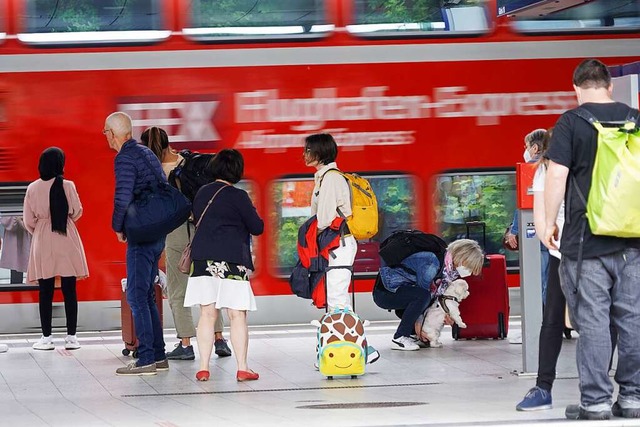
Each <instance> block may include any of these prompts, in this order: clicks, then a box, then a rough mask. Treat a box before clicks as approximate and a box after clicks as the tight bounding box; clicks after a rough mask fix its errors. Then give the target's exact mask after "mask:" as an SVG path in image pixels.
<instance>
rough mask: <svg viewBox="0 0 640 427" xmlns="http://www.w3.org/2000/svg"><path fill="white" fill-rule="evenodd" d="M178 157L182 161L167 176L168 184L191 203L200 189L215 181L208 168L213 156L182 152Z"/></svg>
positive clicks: (187, 151)
mask: <svg viewBox="0 0 640 427" xmlns="http://www.w3.org/2000/svg"><path fill="white" fill-rule="evenodd" d="M180 155H181V156H182V157H183V158H184V160H183V161H182V162H180V163H179V164H178V166H176V167H175V168H174V169H173V170H172V171H171V173H170V174H169V177H168V180H169V184H171V185H172V186H174V187H175V188H177V189H178V190H180V191H181V192H182V194H184V195H185V196H187V198H188V199H189V200H191V202H193V199H194V198H195V197H196V193H197V192H198V190H199V189H200V187H202V186H203V185H205V184H209V183H211V182H213V181H214V180H215V177H214V176H213V174H212V173H211V166H210V163H211V160H213V157H214V156H215V154H205V153H196V152H191V151H189V150H182V151H180Z"/></svg>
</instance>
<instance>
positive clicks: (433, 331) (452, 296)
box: [422, 279, 469, 347]
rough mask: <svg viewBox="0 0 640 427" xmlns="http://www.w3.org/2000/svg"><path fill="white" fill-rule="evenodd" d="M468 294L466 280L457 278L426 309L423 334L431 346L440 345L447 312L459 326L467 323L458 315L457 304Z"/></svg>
mask: <svg viewBox="0 0 640 427" xmlns="http://www.w3.org/2000/svg"><path fill="white" fill-rule="evenodd" d="M468 296H469V284H468V283H467V281H466V280H463V279H457V280H454V281H453V282H451V283H450V284H449V286H448V287H447V289H446V290H445V291H444V294H443V295H442V296H440V297H438V299H437V300H436V302H434V303H433V304H432V305H431V307H429V308H428V309H427V312H426V319H425V320H424V322H423V323H422V332H423V335H426V336H427V338H429V344H430V346H431V347H442V343H441V342H440V332H441V331H442V328H443V327H444V317H445V315H447V314H449V316H451V319H452V320H453V321H454V322H455V323H456V324H457V325H458V326H459V327H461V328H466V327H467V325H466V324H465V323H464V322H463V321H462V317H460V309H459V307H458V305H459V304H460V301H462V300H463V299H465V298H466V297H468Z"/></svg>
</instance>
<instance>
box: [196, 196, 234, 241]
mask: <svg viewBox="0 0 640 427" xmlns="http://www.w3.org/2000/svg"><path fill="white" fill-rule="evenodd" d="M226 187H229V185H223V186H222V187H220V188H219V189H218V191H216V192H215V194H214V195H213V196H212V197H211V199H209V202H208V203H207V206H205V207H204V210H203V211H202V215H200V218H198V222H196V231H197V230H198V226H199V225H200V221H202V218H204V214H205V213H207V209H209V206H211V203H213V199H215V198H216V196H217V195H218V193H220V192H221V191H222V190H224V189H225V188H226Z"/></svg>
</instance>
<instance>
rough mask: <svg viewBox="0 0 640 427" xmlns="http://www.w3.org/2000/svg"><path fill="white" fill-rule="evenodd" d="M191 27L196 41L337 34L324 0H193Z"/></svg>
mask: <svg viewBox="0 0 640 427" xmlns="http://www.w3.org/2000/svg"><path fill="white" fill-rule="evenodd" d="M190 13H191V16H190V26H189V28H185V29H184V30H183V31H184V33H185V34H187V35H190V36H192V37H195V38H200V39H203V38H204V39H207V38H211V39H214V40H219V39H220V38H227V39H228V38H231V39H236V38H256V37H267V38H274V37H275V38H278V37H318V36H321V35H322V34H323V33H327V32H330V31H333V29H334V26H333V25H331V24H329V23H328V22H327V19H326V7H325V1H324V0H259V1H256V0H193V1H192V2H191V10H190Z"/></svg>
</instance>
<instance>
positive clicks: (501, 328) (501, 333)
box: [498, 313, 507, 340]
mask: <svg viewBox="0 0 640 427" xmlns="http://www.w3.org/2000/svg"><path fill="white" fill-rule="evenodd" d="M506 330H507V327H506V325H505V323H504V313H498V338H499V339H501V340H503V339H505V338H506V337H507V332H506Z"/></svg>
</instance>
